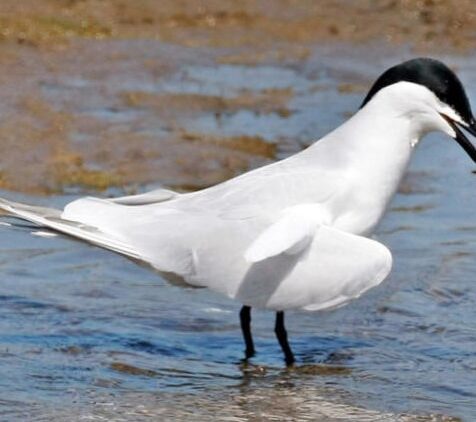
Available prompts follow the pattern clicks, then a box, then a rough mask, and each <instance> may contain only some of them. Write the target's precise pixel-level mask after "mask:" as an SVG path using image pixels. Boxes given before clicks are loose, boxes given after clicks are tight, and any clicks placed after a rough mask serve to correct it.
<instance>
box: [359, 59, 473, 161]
mask: <svg viewBox="0 0 476 422" xmlns="http://www.w3.org/2000/svg"><path fill="white" fill-rule="evenodd" d="M376 101H379V102H381V104H380V106H385V104H391V106H392V107H393V109H394V110H395V109H396V110H397V112H399V113H402V114H404V115H406V116H408V117H409V118H410V119H413V121H414V122H417V123H418V125H419V129H420V132H422V133H425V132H431V131H442V132H444V133H446V134H447V135H449V136H450V137H452V138H453V139H455V140H456V141H457V142H458V143H459V144H460V145H461V146H462V147H463V149H464V150H465V151H466V153H467V154H468V155H469V156H470V157H471V158H472V159H473V161H475V162H476V148H475V147H474V146H473V144H472V143H471V142H470V141H469V140H468V138H467V137H466V135H465V134H464V132H463V130H465V131H467V132H469V133H470V134H472V135H473V136H476V121H475V119H474V117H473V113H472V111H471V106H470V104H469V101H468V97H467V96H466V92H465V90H464V88H463V84H462V83H461V81H460V80H459V79H458V77H457V76H456V75H455V73H454V72H453V71H452V70H451V69H450V68H448V66H446V65H445V64H444V63H442V62H440V61H438V60H433V59H429V58H417V59H413V60H409V61H406V62H403V63H401V64H399V65H397V66H394V67H391V68H390V69H388V70H387V71H385V72H384V73H383V74H382V75H381V76H380V77H379V78H378V79H377V81H376V82H375V83H374V84H373V86H372V88H371V89H370V91H369V92H368V94H367V96H366V97H365V99H364V101H363V103H362V105H361V108H363V107H365V106H366V105H367V104H368V103H372V102H376ZM375 105H377V104H375ZM389 130H391V128H389Z"/></svg>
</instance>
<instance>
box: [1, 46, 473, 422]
mask: <svg viewBox="0 0 476 422" xmlns="http://www.w3.org/2000/svg"><path fill="white" fill-rule="evenodd" d="M121 43H122V44H121ZM121 43H119V45H122V46H123V47H121V48H124V49H130V48H134V47H135V46H136V45H135V44H134V43H131V44H127V43H124V42H121ZM136 44H137V45H139V46H140V45H142V44H140V43H139V42H138V43H136ZM95 48H97V47H95ZM116 48H118V47H117V46H116ZM157 54H158V55H159V52H157ZM160 54H161V53H160ZM372 54H375V57H372ZM149 55H150V56H152V57H153V52H152V53H149ZM408 55H409V54H408V53H407V52H405V51H403V52H400V53H399V57H398V58H395V56H393V57H389V56H385V55H384V54H381V55H377V53H371V52H368V51H367V52H366V53H365V54H363V51H362V50H361V51H360V52H359V51H358V49H354V50H352V51H349V49H348V48H347V49H346V48H344V47H338V46H334V47H332V48H330V47H329V48H324V47H322V48H316V51H315V52H314V53H313V54H312V55H311V56H310V58H309V59H308V60H307V61H306V63H305V64H304V65H303V66H300V67H290V66H287V65H279V64H266V65H263V66H261V65H258V66H250V67H247V66H242V65H236V66H235V65H233V66H232V65H228V64H227V65H211V64H210V63H208V62H207V60H206V59H203V60H201V61H202V62H203V63H198V64H197V65H195V66H194V65H187V66H184V67H179V68H178V69H177V71H176V72H172V73H171V74H170V75H168V76H167V77H164V78H162V79H161V80H160V81H159V82H158V83H150V81H140V80H136V79H135V78H134V73H131V74H129V79H127V80H124V79H121V80H119V81H115V80H114V78H112V79H111V81H109V84H110V86H109V88H108V89H109V90H114V89H115V85H114V84H120V85H121V87H122V88H124V87H127V89H140V90H141V91H150V92H152V93H160V92H173V93H189V94H190V93H200V94H207V95H215V96H223V97H226V96H233V95H235V94H236V93H238V92H240V90H243V89H246V90H250V91H262V90H263V89H283V88H292V90H293V96H292V99H291V100H290V101H289V103H288V104H287V106H288V108H289V109H290V110H291V114H290V115H286V116H282V115H279V114H277V113H273V112H271V113H264V114H262V113H256V112H250V111H247V110H243V109H240V110H235V111H233V112H229V113H226V114H225V115H223V116H220V118H215V117H213V116H211V115H209V114H200V113H199V114H198V115H197V114H193V115H184V117H183V121H181V122H180V124H181V125H182V126H183V127H185V128H187V130H189V131H190V132H200V133H206V134H211V135H214V136H215V135H216V136H229V135H233V136H236V135H247V136H260V137H263V138H265V139H267V140H269V141H270V142H275V143H276V144H277V146H278V149H277V156H278V157H284V156H286V155H288V154H289V153H292V152H294V151H297V150H299V149H300V148H302V147H303V146H304V145H306V144H308V143H309V142H311V141H312V139H317V138H319V137H320V136H321V135H323V134H324V133H326V132H327V131H328V130H330V129H331V128H333V127H335V126H337V125H338V124H339V123H340V122H342V121H343V120H344V119H345V118H346V117H347V116H348V114H349V113H351V112H353V111H354V110H355V109H356V108H357V107H358V105H359V102H360V101H361V99H362V97H363V92H362V91H361V90H360V89H359V87H360V86H361V85H365V84H368V82H369V81H370V80H372V79H373V78H374V77H375V76H376V75H377V74H378V73H379V72H380V71H381V70H382V69H384V68H385V67H387V65H389V64H391V63H394V62H396V61H398V60H400V58H404V57H407V56H408ZM149 58H150V57H149ZM445 60H446V61H447V62H449V64H451V65H455V66H457V67H458V72H459V74H460V76H461V78H462V79H463V80H464V82H465V84H466V85H467V86H468V87H469V94H470V97H471V98H472V100H473V103H475V102H476V77H475V76H474V75H475V74H476V72H475V71H476V62H475V61H474V60H472V61H470V60H468V59H466V58H457V57H446V58H445ZM344 82H346V83H347V82H350V83H351V84H354V85H351V86H350V88H345V89H344V88H343V87H342V84H343V83H344ZM68 83H69V85H68V86H69V87H72V89H73V88H78V87H88V86H91V85H92V84H93V82H91V81H88V80H80V79H78V80H76V79H74V80H70V81H69V82H68ZM65 86H66V85H65ZM354 86H355V87H357V88H356V89H354ZM63 88H64V87H63ZM116 88H117V87H116ZM44 89H45V93H46V94H45V95H47V97H48V100H49V101H51V103H52V104H56V105H58V104H61V102H62V100H63V96H64V95H65V93H64V92H63V91H64V90H63V89H57V87H56V88H55V87H51V86H45V88H44ZM64 89H67V88H64ZM68 89H69V88H68ZM108 92H109V91H108ZM91 95H92V94H91ZM96 95H97V96H99V97H101V93H96ZM86 99H87V98H86ZM84 101H86V100H84ZM86 102H87V101H86ZM100 102H101V101H99V100H97V98H96V99H95V100H94V101H93V103H94V105H95V106H96V105H97V104H98V103H100ZM104 103H105V104H104V105H103V106H101V107H97V108H95V106H94V107H91V108H90V109H85V110H84V113H86V114H88V113H89V114H91V115H93V116H94V117H95V118H97V119H99V120H104V121H108V122H110V123H111V124H119V125H127V124H129V123H130V122H131V121H135V120H134V119H136V117H137V116H136V115H134V113H139V115H141V116H142V117H141V125H139V127H138V128H137V130H138V131H142V132H148V133H154V131H160V130H161V129H163V128H161V125H160V123H157V122H154V120H153V118H152V117H153V116H152V115H149V114H150V111H147V110H146V111H143V110H142V111H141V110H135V111H129V112H128V111H127V110H122V111H121V112H117V110H110V109H109V108H108V106H107V101H106V100H104ZM141 113H142V114H141ZM147 113H149V114H147ZM78 142H81V140H80V139H79V140H78ZM146 153H147V151H146V152H145V154H146ZM255 164H256V163H254V162H253V161H252V160H251V161H250V166H253V165H255ZM473 168H474V167H473V166H472V164H471V163H470V162H469V160H468V158H467V157H466V155H465V154H464V153H463V152H462V150H461V149H460V148H459V147H458V146H457V145H456V144H455V143H453V142H451V141H448V140H446V139H445V138H443V137H441V136H430V137H429V138H428V139H425V140H424V142H423V143H422V144H421V145H420V146H419V148H418V152H417V153H416V155H415V157H414V160H413V162H412V165H411V168H410V170H409V173H408V177H407V178H406V179H405V181H404V183H403V184H402V187H401V189H400V192H399V194H398V195H397V196H396V198H395V200H394V201H393V203H392V206H391V209H390V210H389V213H388V214H387V216H386V217H385V219H384V221H383V222H382V224H381V226H380V227H379V230H378V232H377V236H378V238H379V239H380V240H381V241H382V242H384V243H385V244H386V245H388V246H389V247H390V249H391V250H392V252H393V255H394V260H395V264H394V269H393V271H392V274H391V276H390V277H389V279H388V280H386V281H385V282H384V283H383V284H382V285H381V286H380V287H378V288H377V289H374V290H373V291H371V292H369V293H368V294H367V295H365V296H364V297H362V298H361V299H359V300H358V301H355V302H354V303H352V304H350V305H349V306H347V307H344V308H341V309H338V310H335V311H332V312H327V313H326V312H325V313H301V312H290V313H288V314H287V328H288V332H289V333H290V337H291V343H292V346H293V348H294V351H295V352H296V355H297V356H296V357H297V360H298V362H299V363H298V365H297V367H296V368H294V369H290V370H287V369H285V367H284V364H283V360H282V356H281V352H280V349H279V346H278V345H277V342H276V340H275V338H274V335H273V331H272V327H273V315H272V314H271V313H269V312H260V311H254V313H253V332H254V336H255V342H256V347H257V350H258V354H257V356H256V357H255V358H254V359H253V360H252V363H250V364H249V365H243V364H242V362H241V358H242V356H243V352H242V350H243V344H242V340H241V333H240V329H239V324H238V316H237V313H238V310H239V304H237V303H233V302H231V301H229V300H227V299H224V298H222V297H220V296H218V295H216V294H214V293H211V292H208V291H206V290H195V289H181V288H178V287H174V286H170V285H168V284H167V283H166V282H164V281H163V280H161V279H160V278H159V277H158V276H156V275H155V274H154V273H152V272H150V271H149V270H147V269H146V268H142V267H139V266H137V265H136V264H134V263H132V262H130V261H128V260H126V259H124V258H122V257H120V256H117V255H114V254H112V253H108V252H105V251H102V250H100V249H98V248H94V247H91V246H88V245H85V244H83V243H77V242H74V241H71V240H69V239H66V238H63V237H55V238H49V237H39V236H31V234H30V231H31V229H30V227H29V226H17V227H7V226H0V231H1V238H0V239H1V240H0V278H1V283H0V360H1V363H2V364H1V365H0V392H1V394H0V397H1V398H0V404H1V406H0V419H4V420H13V419H17V420H18V419H20V418H23V419H35V420H131V421H132V420H134V421H136V420H142V419H144V420H146V419H150V418H151V417H155V418H160V419H161V420H176V419H184V420H210V418H216V419H222V420H232V421H235V420H236V421H240V420H316V418H319V417H321V418H327V419H328V420H359V421H381V420H388V421H394V420H458V418H461V419H464V420H474V418H476V404H475V398H476V381H475V380H476V378H475V374H476V353H475V351H476V346H475V344H476V322H475V321H476V307H475V306H474V304H475V303H476V286H475V283H474V281H475V280H474V273H475V271H474V270H475V264H474V259H475V256H476V218H475V215H474V212H473V210H474V209H476V199H475V196H474V195H473V192H474V187H473V186H474V183H475V176H474V175H473V174H471V170H472V169H473ZM171 180H172V182H173V181H174V179H173V178H172V179H171ZM158 182H159V183H164V180H158ZM169 182H170V181H169ZM146 188H147V186H142V187H141V189H146ZM2 196H6V197H8V198H10V199H14V200H18V201H25V202H30V203H35V204H41V205H47V206H56V207H60V206H62V205H63V204H65V203H66V202H68V201H70V200H72V199H74V198H75V196H74V195H56V196H48V197H33V196H26V195H20V194H15V193H12V192H2ZM6 221H10V220H6Z"/></svg>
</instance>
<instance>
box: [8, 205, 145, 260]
mask: <svg viewBox="0 0 476 422" xmlns="http://www.w3.org/2000/svg"><path fill="white" fill-rule="evenodd" d="M0 210H3V211H4V212H6V213H7V214H9V215H11V216H12V217H16V218H20V219H23V220H26V221H29V222H31V223H34V224H37V225H38V226H42V227H47V228H49V229H51V230H54V231H57V232H60V233H63V234H67V235H69V236H72V237H74V238H77V239H80V240H83V241H86V242H89V243H92V244H93V245H96V246H100V247H102V248H105V249H109V250H111V251H114V252H117V253H120V254H122V255H126V256H127V257H129V258H132V259H136V260H139V261H143V260H144V259H143V257H142V256H141V255H140V254H139V253H138V252H137V251H136V250H135V249H134V248H133V247H131V246H130V245H127V244H125V243H124V242H122V241H121V240H119V239H116V238H114V237H113V236H111V235H110V234H106V233H104V232H102V231H100V230H99V229H98V228H97V227H93V226H89V225H86V224H82V223H79V222H77V221H71V220H66V219H63V218H61V215H62V212H61V211H60V210H57V209H54V208H44V207H36V206H32V205H26V204H21V203H18V202H13V201H8V200H6V199H2V198H0Z"/></svg>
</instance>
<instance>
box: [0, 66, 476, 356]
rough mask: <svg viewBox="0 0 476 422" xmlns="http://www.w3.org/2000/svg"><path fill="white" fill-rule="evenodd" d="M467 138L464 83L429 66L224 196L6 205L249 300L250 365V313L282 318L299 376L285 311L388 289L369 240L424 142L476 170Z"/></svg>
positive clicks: (398, 78)
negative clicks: (445, 148)
mask: <svg viewBox="0 0 476 422" xmlns="http://www.w3.org/2000/svg"><path fill="white" fill-rule="evenodd" d="M462 129H463V130H466V131H468V132H469V133H471V134H472V135H475V136H476V122H475V120H474V117H473V115H472V112H471V108H470V104H469V101H468V99H467V96H466V94H465V91H464V88H463V86H462V84H461V82H460V81H459V79H458V77H457V76H456V75H455V74H454V73H453V72H452V71H451V70H450V69H449V68H448V67H447V66H446V65H444V64H443V63H441V62H439V61H436V60H432V59H428V58H418V59H413V60H410V61H407V62H404V63H401V64H399V65H397V66H394V67H392V68H390V69H388V70H387V71H386V72H385V73H383V74H382V75H381V76H380V77H379V78H378V79H377V81H376V82H375V84H374V85H373V86H372V88H371V89H370V91H369V93H368V94H367V96H366V98H365V100H364V101H363V104H362V106H361V108H360V109H359V110H358V111H357V113H355V114H354V115H353V116H352V117H351V118H350V119H349V120H348V121H346V122H345V123H344V124H342V125H341V126H340V127H338V128H337V129H335V130H334V131H333V132H331V133H329V134H328V135H326V136H324V137H323V138H322V139H320V140H319V141H317V142H315V143H314V144H313V145H311V146H310V147H308V148H307V149H305V150H303V151H301V152H299V153H298V154H295V155H293V156H291V157H289V158H287V159H284V160H282V161H279V162H276V163H273V164H270V165H267V166H264V167H261V168H258V169H255V170H252V171H249V172H248V173H245V174H242V175H240V176H238V177H235V178H233V179H230V180H228V181H226V182H224V183H220V184H218V185H216V186H212V187H210V188H207V189H203V190H200V191H197V192H192V193H184V194H181V193H176V192H173V191H170V190H166V189H158V190H154V191H152V192H148V193H145V194H140V195H133V196H126V197H120V198H115V199H100V198H92V197H85V198H81V199H78V200H75V201H73V202H71V203H69V204H67V205H66V207H65V208H64V210H63V211H60V210H56V209H49V208H41V207H35V206H29V205H24V204H19V203H14V202H11V201H7V200H3V199H2V200H0V209H3V210H4V211H6V212H7V213H8V214H10V215H12V216H14V217H18V218H21V219H25V220H28V221H30V222H33V223H35V224H37V225H39V226H43V227H47V228H49V229H52V230H55V231H57V232H61V233H64V234H67V235H70V236H73V237H75V238H78V239H81V240H84V241H87V242H90V243H92V244H94V245H97V246H100V247H103V248H106V249H109V250H112V251H114V252H118V253H120V254H123V255H125V256H127V257H129V258H132V259H134V260H137V261H141V262H143V263H146V264H148V265H150V266H151V267H152V268H154V269H155V270H157V271H158V272H159V273H160V274H161V275H162V276H163V277H164V278H166V279H167V280H169V281H170V282H172V283H180V284H185V285H191V286H203V287H208V288H210V289H212V290H214V291H217V292H219V293H222V294H224V295H226V296H228V297H230V298H233V299H236V300H238V301H239V302H241V303H242V304H243V307H242V309H241V312H240V321H241V328H242V331H243V337H244V340H245V344H246V350H245V359H248V358H250V357H251V356H253V355H254V353H255V349H254V345H253V339H252V336H251V327H250V324H251V308H252V307H257V308H265V309H271V310H273V311H276V325H275V332H276V336H277V338H278V341H279V343H280V345H281V348H282V350H283V353H284V356H285V361H286V363H287V364H288V365H291V364H293V363H294V361H295V359H294V355H293V353H292V351H291V348H290V346H289V343H288V340H287V334H286V330H285V327H284V311H285V310H288V309H304V310H310V311H315V310H323V309H329V308H333V307H337V306H341V305H344V304H346V303H347V302H349V301H350V300H351V299H354V298H357V297H359V296H360V295H361V294H362V293H364V292H365V291H366V290H368V289H370V288H371V287H374V286H376V285H378V284H379V283H381V282H382V281H383V280H384V279H385V278H386V277H387V275H388V273H389V272H390V269H391V266H392V256H391V253H390V251H389V250H388V249H387V248H386V247H385V246H384V245H382V244H381V243H379V242H377V241H375V240H372V239H370V238H369V237H368V236H369V235H370V234H371V233H372V231H373V230H374V228H375V226H376V225H377V223H378V222H379V221H380V219H381V218H382V216H383V214H384V212H385V209H386V208H387V205H388V204H389V201H390V200H391V198H392V197H393V195H394V193H395V191H396V189H397V187H398V184H399V182H400V180H401V178H402V176H403V174H404V172H405V170H406V168H407V165H408V162H409V160H410V157H411V155H412V152H413V150H414V147H415V145H416V144H417V143H418V141H419V140H420V139H421V138H422V137H423V136H424V135H425V134H427V133H429V132H432V131H440V132H443V133H445V134H447V135H448V136H449V137H451V138H453V139H455V140H456V141H457V142H458V143H459V144H460V145H461V146H462V147H463V148H464V150H465V151H466V152H467V153H468V155H469V156H470V157H471V158H472V159H473V161H476V149H475V148H474V147H473V145H472V144H471V143H470V142H469V140H468V139H467V138H466V136H465V135H464V133H463V131H462Z"/></svg>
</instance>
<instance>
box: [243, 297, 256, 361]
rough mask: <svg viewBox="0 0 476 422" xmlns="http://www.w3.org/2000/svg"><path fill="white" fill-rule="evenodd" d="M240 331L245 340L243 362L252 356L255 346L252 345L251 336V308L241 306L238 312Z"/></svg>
mask: <svg viewBox="0 0 476 422" xmlns="http://www.w3.org/2000/svg"><path fill="white" fill-rule="evenodd" d="M240 322H241V331H243V338H244V340H245V345H246V349H245V360H246V359H249V358H251V357H253V356H254V354H255V346H254V345H253V337H252V336H251V307H250V306H243V307H242V308H241V311H240Z"/></svg>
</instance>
